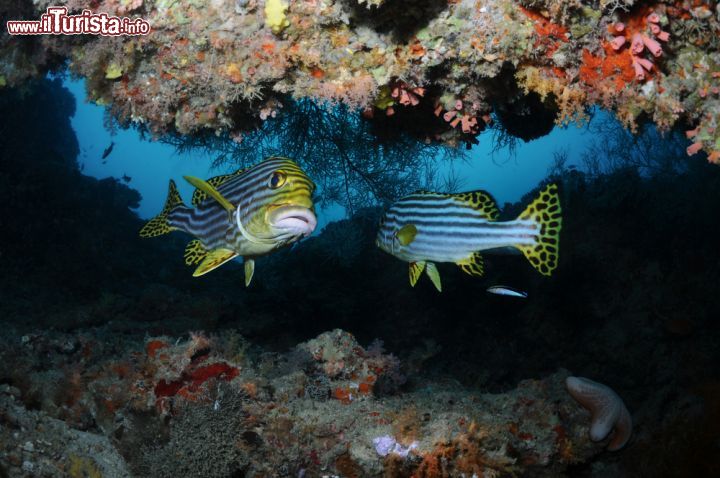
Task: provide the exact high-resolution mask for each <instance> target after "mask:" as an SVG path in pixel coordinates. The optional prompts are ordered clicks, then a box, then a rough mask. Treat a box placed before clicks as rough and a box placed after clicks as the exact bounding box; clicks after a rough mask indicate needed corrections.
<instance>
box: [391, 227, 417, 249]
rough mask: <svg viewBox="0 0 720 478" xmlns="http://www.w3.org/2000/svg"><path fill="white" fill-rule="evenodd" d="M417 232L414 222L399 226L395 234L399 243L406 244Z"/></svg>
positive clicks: (413, 238) (412, 239)
mask: <svg viewBox="0 0 720 478" xmlns="http://www.w3.org/2000/svg"><path fill="white" fill-rule="evenodd" d="M417 233H418V230H417V227H415V225H414V224H405V225H404V226H403V227H401V228H400V230H399V231H398V232H397V233H396V235H397V238H398V241H399V242H400V245H402V246H407V245H408V244H410V243H411V242H412V241H414V240H415V236H417Z"/></svg>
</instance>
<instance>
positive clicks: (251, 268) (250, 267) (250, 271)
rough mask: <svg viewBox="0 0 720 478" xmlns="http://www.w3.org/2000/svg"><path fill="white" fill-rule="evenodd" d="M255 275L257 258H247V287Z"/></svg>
mask: <svg viewBox="0 0 720 478" xmlns="http://www.w3.org/2000/svg"><path fill="white" fill-rule="evenodd" d="M253 275H255V259H250V258H249V257H246V258H245V287H247V286H249V285H250V281H252V278H253Z"/></svg>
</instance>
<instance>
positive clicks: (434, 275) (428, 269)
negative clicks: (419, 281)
mask: <svg viewBox="0 0 720 478" xmlns="http://www.w3.org/2000/svg"><path fill="white" fill-rule="evenodd" d="M425 273H426V274H427V276H428V277H429V278H430V280H431V281H432V283H433V285H434V286H435V288H436V289H437V290H438V292H442V284H441V283H440V272H438V270H437V266H436V265H435V264H434V263H433V262H428V263H427V265H426V266H425Z"/></svg>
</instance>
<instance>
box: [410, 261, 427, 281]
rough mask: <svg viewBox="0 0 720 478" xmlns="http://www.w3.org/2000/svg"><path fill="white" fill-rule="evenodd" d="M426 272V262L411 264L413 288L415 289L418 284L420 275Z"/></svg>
mask: <svg viewBox="0 0 720 478" xmlns="http://www.w3.org/2000/svg"><path fill="white" fill-rule="evenodd" d="M424 270H425V262H424V261H420V262H411V263H410V268H409V273H410V285H411V286H412V287H415V284H417V281H418V279H419V278H420V274H422V273H423V271H424Z"/></svg>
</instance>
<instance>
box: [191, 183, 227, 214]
mask: <svg viewBox="0 0 720 478" xmlns="http://www.w3.org/2000/svg"><path fill="white" fill-rule="evenodd" d="M183 177H184V178H185V181H187V182H189V183H190V184H192V185H193V186H195V187H196V188H198V189H200V190H201V191H204V192H205V193H206V194H207V195H208V196H210V197H211V198H213V199H214V200H216V201H217V202H218V203H220V205H221V206H222V207H224V208H225V209H227V210H228V211H230V212H233V211H235V206H233V205H232V203H231V202H230V201H228V200H227V199H225V198H224V197H223V195H222V194H220V193H219V192H218V190H217V189H215V187H214V186H212V185H210V184H208V183H207V181H204V180H202V179H200V178H196V177H194V176H183Z"/></svg>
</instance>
